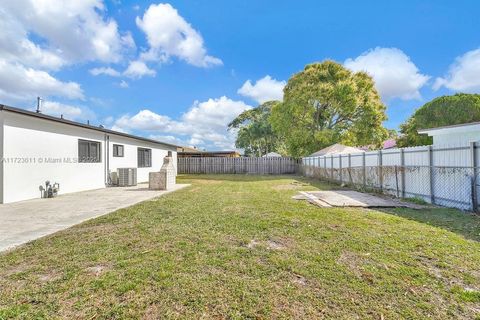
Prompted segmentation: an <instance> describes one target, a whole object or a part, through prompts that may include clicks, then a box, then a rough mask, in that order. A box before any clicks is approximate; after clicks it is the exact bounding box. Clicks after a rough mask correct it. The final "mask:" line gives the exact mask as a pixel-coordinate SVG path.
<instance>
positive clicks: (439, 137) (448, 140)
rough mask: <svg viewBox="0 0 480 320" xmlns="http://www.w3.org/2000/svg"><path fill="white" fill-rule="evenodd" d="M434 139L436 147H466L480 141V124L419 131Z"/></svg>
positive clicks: (473, 123) (472, 123)
mask: <svg viewBox="0 0 480 320" xmlns="http://www.w3.org/2000/svg"><path fill="white" fill-rule="evenodd" d="M418 133H419V134H428V135H429V136H430V137H433V144H434V145H465V144H468V143H470V142H474V141H479V140H480V122H471V123H464V124H456V125H452V126H445V127H437V128H431V129H423V130H418Z"/></svg>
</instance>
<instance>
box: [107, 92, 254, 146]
mask: <svg viewBox="0 0 480 320" xmlns="http://www.w3.org/2000/svg"><path fill="white" fill-rule="evenodd" d="M250 108H251V107H250V106H249V105H247V104H245V103H244V102H242V101H234V100H231V99H229V98H227V97H225V96H223V97H221V98H217V99H208V100H207V101H203V102H198V101H196V102H195V103H194V104H193V106H192V107H191V108H190V109H189V110H188V111H187V112H185V113H184V114H183V115H182V116H181V118H180V119H179V120H174V119H172V118H170V117H168V116H165V115H160V114H157V113H155V112H153V111H151V110H148V109H144V110H141V111H140V112H138V113H137V114H135V115H133V116H129V115H124V116H122V117H120V118H119V119H117V120H116V121H115V124H114V128H117V129H121V130H123V131H134V130H139V131H147V132H150V133H151V135H153V136H175V137H177V139H179V141H183V142H186V144H188V145H192V146H203V147H207V148H209V149H232V148H234V142H235V138H236V133H235V132H231V131H228V130H227V125H228V123H230V122H231V121H232V120H233V119H234V118H235V117H236V116H237V115H239V114H240V113H242V112H243V111H245V110H247V109H250Z"/></svg>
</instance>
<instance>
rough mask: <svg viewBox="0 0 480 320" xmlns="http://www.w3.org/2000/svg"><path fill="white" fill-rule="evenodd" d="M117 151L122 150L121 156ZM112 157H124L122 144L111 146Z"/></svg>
mask: <svg viewBox="0 0 480 320" xmlns="http://www.w3.org/2000/svg"><path fill="white" fill-rule="evenodd" d="M119 150H122V152H121V154H120V153H119V152H118V151H119ZM112 155H113V156H114V157H115V158H123V157H125V146H124V145H123V144H116V143H114V144H113V149H112Z"/></svg>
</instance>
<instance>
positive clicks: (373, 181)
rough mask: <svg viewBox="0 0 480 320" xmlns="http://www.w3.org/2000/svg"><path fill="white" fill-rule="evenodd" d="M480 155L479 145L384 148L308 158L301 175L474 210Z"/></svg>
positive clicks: (476, 202) (476, 204)
mask: <svg viewBox="0 0 480 320" xmlns="http://www.w3.org/2000/svg"><path fill="white" fill-rule="evenodd" d="M479 156H480V147H478V146H477V143H471V144H469V145H460V146H422V147H412V148H402V149H388V150H379V151H367V152H362V153H352V154H341V155H338V154H337V155H328V156H321V157H306V158H303V159H302V172H303V174H304V175H306V176H309V177H317V178H320V179H324V180H329V181H334V182H340V183H344V184H349V185H352V186H356V187H360V188H371V189H376V190H379V191H382V192H385V193H389V194H392V195H395V196H397V197H403V198H413V197H416V198H422V199H423V200H425V201H427V202H429V203H433V204H437V205H441V206H446V207H453V208H459V209H462V210H473V211H477V208H478V202H479V201H478V198H479V196H478V189H480V188H477V185H478V184H480V181H479V179H478V172H479V170H478V169H479V168H478V167H479V166H480V162H479V161H480V160H479Z"/></svg>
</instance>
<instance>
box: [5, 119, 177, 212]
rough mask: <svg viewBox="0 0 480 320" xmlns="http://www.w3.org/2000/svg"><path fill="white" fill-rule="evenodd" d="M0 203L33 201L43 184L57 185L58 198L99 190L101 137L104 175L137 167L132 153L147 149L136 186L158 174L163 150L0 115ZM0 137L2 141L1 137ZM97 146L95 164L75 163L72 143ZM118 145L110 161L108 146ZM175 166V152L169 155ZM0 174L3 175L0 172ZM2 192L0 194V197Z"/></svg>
mask: <svg viewBox="0 0 480 320" xmlns="http://www.w3.org/2000/svg"><path fill="white" fill-rule="evenodd" d="M2 122H3V125H2V126H1V129H3V130H0V141H3V143H2V144H1V146H0V153H2V151H3V157H2V158H3V159H4V161H3V163H2V164H0V177H1V176H2V172H3V179H1V180H0V181H2V182H3V183H1V184H0V185H1V187H0V194H1V195H3V199H1V196H0V200H2V201H0V203H9V202H15V201H21V200H27V199H34V198H39V197H40V196H41V192H40V189H39V187H40V186H44V184H45V181H46V180H49V181H50V182H51V183H55V182H58V183H59V184H60V194H63V193H70V192H78V191H84V190H92V189H98V188H104V187H105V181H106V165H107V163H106V161H105V160H106V149H105V148H106V146H107V144H106V143H105V140H106V136H107V135H108V137H109V140H110V142H109V143H108V148H109V166H110V171H113V170H116V169H117V168H121V167H137V148H138V147H143V148H150V149H152V167H151V168H139V169H138V173H137V178H138V182H146V181H148V173H149V172H151V171H158V170H160V167H161V165H162V163H163V158H164V157H165V155H167V152H168V149H170V150H172V151H173V150H175V148H174V147H170V146H163V145H160V144H155V143H150V142H147V141H143V140H137V139H133V138H128V137H123V136H121V135H118V136H117V135H114V134H106V133H104V132H101V131H96V130H92V129H88V128H81V127H77V126H73V125H68V124H64V123H59V122H55V121H49V120H45V119H40V118H36V117H31V116H25V115H22V114H17V113H12V112H6V111H4V112H0V124H1V123H2ZM2 137H3V138H2ZM79 139H85V140H92V141H98V142H100V143H101V162H99V163H78V140H79ZM114 143H115V144H122V145H124V155H125V156H124V157H123V158H117V157H113V144H114ZM173 156H174V159H175V164H176V151H173ZM2 169H3V170H2ZM2 189H3V192H1V191H2Z"/></svg>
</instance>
